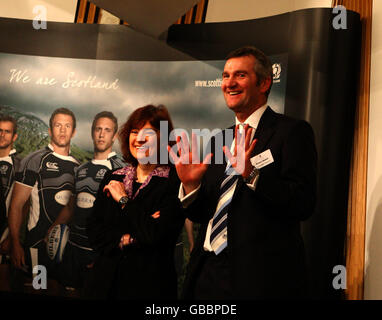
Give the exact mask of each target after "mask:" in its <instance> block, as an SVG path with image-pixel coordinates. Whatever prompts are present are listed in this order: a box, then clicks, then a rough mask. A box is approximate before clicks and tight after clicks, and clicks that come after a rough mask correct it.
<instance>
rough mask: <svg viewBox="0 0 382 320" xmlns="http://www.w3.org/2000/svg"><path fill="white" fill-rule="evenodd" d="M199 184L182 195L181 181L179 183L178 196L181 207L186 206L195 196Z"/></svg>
mask: <svg viewBox="0 0 382 320" xmlns="http://www.w3.org/2000/svg"><path fill="white" fill-rule="evenodd" d="M200 186H201V184H200V185H199V186H198V187H197V188H196V189H195V190H193V191H192V192H190V193H189V194H187V195H184V188H183V183H181V184H180V187H179V193H178V198H179V200H180V202H181V203H182V206H183V208H187V207H188V206H189V205H190V204H191V203H192V202H193V201H194V200H195V199H196V197H197V195H198V192H199V190H200Z"/></svg>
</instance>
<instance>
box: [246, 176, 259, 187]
mask: <svg viewBox="0 0 382 320" xmlns="http://www.w3.org/2000/svg"><path fill="white" fill-rule="evenodd" d="M259 177H260V175H259V174H258V175H257V176H256V178H255V179H254V180H253V182H252V183H247V186H248V188H249V189H251V190H253V191H255V190H256V186H257V182H258V181H259Z"/></svg>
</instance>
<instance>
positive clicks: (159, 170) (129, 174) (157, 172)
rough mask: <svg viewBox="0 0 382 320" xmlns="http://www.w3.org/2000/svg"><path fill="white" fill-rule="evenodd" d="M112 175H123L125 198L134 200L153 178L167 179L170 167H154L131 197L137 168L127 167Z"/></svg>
mask: <svg viewBox="0 0 382 320" xmlns="http://www.w3.org/2000/svg"><path fill="white" fill-rule="evenodd" d="M113 174H119V175H125V177H124V178H123V184H124V185H125V191H126V193H127V196H128V197H129V199H134V198H135V197H136V196H137V195H138V193H139V190H141V189H143V188H144V187H146V186H147V185H148V184H149V182H150V180H151V178H152V177H153V176H158V177H162V178H168V176H169V174H170V167H168V166H158V167H156V168H155V169H154V170H153V171H152V172H151V173H150V174H149V175H148V177H147V178H146V180H145V182H143V183H142V185H141V186H140V187H139V189H138V190H137V192H135V194H134V195H133V183H134V181H135V180H136V179H137V168H136V167H133V166H130V165H129V166H126V167H124V168H122V169H118V170H116V171H114V172H113Z"/></svg>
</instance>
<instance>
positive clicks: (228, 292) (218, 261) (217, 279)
mask: <svg viewBox="0 0 382 320" xmlns="http://www.w3.org/2000/svg"><path fill="white" fill-rule="evenodd" d="M203 255H204V256H203V258H202V262H201V265H200V269H199V272H198V273H197V276H196V282H195V287H194V298H195V299H196V300H225V299H231V298H232V285H231V281H230V279H231V276H230V267H229V261H228V255H227V250H226V249H224V250H223V251H222V252H221V253H220V254H219V255H216V254H215V253H214V252H204V253H203Z"/></svg>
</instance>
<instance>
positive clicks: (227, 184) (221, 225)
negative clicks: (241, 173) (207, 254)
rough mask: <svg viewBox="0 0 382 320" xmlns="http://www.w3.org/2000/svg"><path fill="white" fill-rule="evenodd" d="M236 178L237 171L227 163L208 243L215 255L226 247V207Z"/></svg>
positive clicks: (231, 195)
mask: <svg viewBox="0 0 382 320" xmlns="http://www.w3.org/2000/svg"><path fill="white" fill-rule="evenodd" d="M237 180H238V175H237V173H236V172H235V170H234V169H233V168H232V166H231V165H229V166H228V167H227V169H226V171H225V178H224V180H223V182H222V184H221V186H220V197H219V201H218V205H217V207H216V211H215V214H214V217H213V221H212V228H211V235H210V243H211V247H212V249H213V250H214V252H215V254H216V255H218V254H219V253H220V252H221V251H223V249H224V248H226V247H227V215H228V207H229V204H230V203H231V201H232V197H233V194H234V192H235V188H236V184H237Z"/></svg>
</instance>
